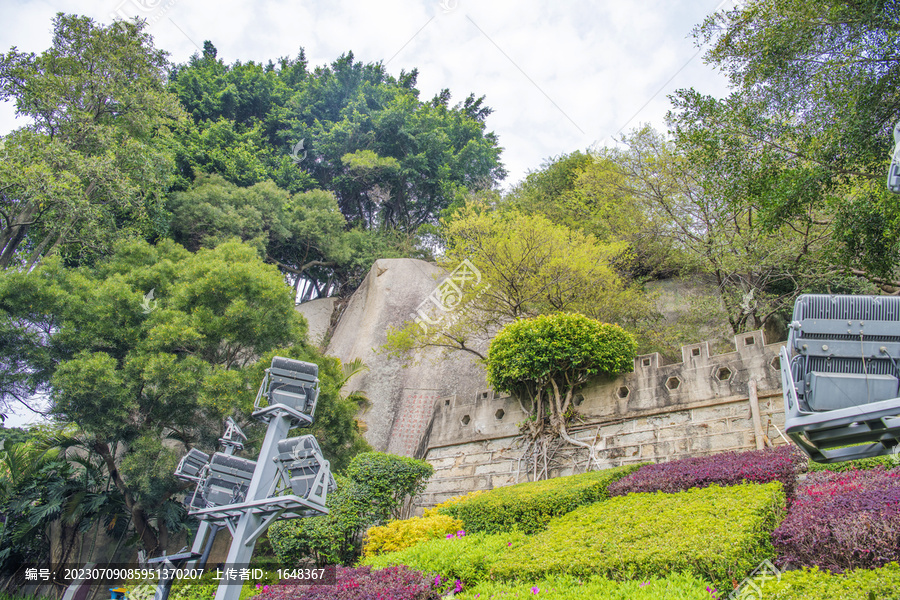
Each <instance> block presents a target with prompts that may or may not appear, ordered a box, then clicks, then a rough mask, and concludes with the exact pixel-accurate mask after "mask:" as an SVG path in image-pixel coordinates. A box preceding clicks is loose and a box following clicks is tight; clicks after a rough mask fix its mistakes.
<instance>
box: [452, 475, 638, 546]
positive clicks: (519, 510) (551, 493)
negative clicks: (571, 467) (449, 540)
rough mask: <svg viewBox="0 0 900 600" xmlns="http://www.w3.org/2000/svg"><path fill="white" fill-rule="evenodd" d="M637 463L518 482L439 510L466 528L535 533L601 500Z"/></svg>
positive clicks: (486, 531) (473, 530)
mask: <svg viewBox="0 0 900 600" xmlns="http://www.w3.org/2000/svg"><path fill="white" fill-rule="evenodd" d="M639 467H640V465H628V466H624V467H616V468H613V469H604V470H602V471H588V472H587V473H582V474H580V475H570V476H568V477H557V478H555V479H547V480H544V481H533V482H527V483H519V484H516V485H511V486H508V487H501V488H496V489H493V490H491V491H489V492H485V493H483V494H479V495H478V496H473V497H470V498H468V499H464V500H462V501H459V502H455V503H453V504H450V505H449V506H448V505H444V506H442V507H440V508H439V509H438V510H439V512H441V513H442V514H445V515H449V516H452V517H456V518H458V519H460V520H462V522H463V524H464V525H465V529H466V531H468V532H470V533H471V532H485V533H501V532H504V531H512V530H513V529H517V530H519V531H522V532H524V533H535V532H537V531H541V530H543V529H544V528H546V527H547V523H549V521H550V519H552V518H553V517H557V516H560V515H564V514H566V513H567V512H570V511H572V510H575V509H576V508H578V507H579V506H582V505H585V504H591V503H593V502H598V501H600V500H604V499H606V498H607V497H608V494H607V491H606V490H607V487H609V486H610V484H611V483H612V482H614V481H616V480H618V479H619V478H621V477H624V476H625V475H627V474H628V473H631V472H632V471H634V470H635V469H637V468H639Z"/></svg>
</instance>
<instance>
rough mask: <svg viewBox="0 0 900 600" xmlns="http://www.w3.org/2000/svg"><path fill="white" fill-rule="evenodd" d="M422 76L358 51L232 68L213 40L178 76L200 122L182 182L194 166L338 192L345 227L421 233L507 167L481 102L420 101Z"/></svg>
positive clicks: (182, 154) (175, 85) (444, 95)
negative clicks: (320, 62) (313, 62)
mask: <svg viewBox="0 0 900 600" xmlns="http://www.w3.org/2000/svg"><path fill="white" fill-rule="evenodd" d="M416 76H417V73H416V71H415V70H414V71H413V72H411V73H404V72H401V74H400V76H399V77H397V78H394V77H392V76H390V75H388V74H387V72H386V70H385V68H384V65H382V64H381V63H369V64H363V63H361V62H358V61H355V60H354V57H353V53H352V52H348V53H347V54H345V55H343V56H341V57H340V58H338V59H337V60H336V61H334V62H333V63H332V64H331V65H329V66H323V67H317V68H315V69H312V70H310V69H308V67H307V61H306V58H305V55H304V53H303V51H302V50H301V52H300V53H299V55H298V56H297V57H296V58H295V59H289V58H282V59H280V60H279V61H278V64H274V63H271V62H270V63H268V64H267V65H262V64H257V63H253V62H250V63H246V64H244V63H240V62H236V63H235V64H233V65H230V66H229V65H225V64H224V63H223V62H222V61H221V60H219V59H217V58H216V50H215V48H214V47H213V46H212V44H209V43H207V44H206V47H205V50H204V53H203V56H199V55H195V56H194V57H193V58H192V59H191V60H190V62H189V63H188V64H186V65H181V66H178V67H176V68H175V69H174V70H173V72H172V83H171V89H172V90H173V92H175V93H176V94H177V95H178V98H179V99H180V100H181V102H182V104H183V105H184V107H185V109H186V110H187V111H188V113H190V114H191V116H192V117H193V119H194V123H195V127H193V128H191V129H190V130H188V131H187V133H186V134H185V135H183V136H181V138H180V141H181V148H180V150H179V155H178V163H179V168H180V170H181V173H182V176H183V178H184V182H183V183H182V186H186V180H189V179H191V178H192V177H193V172H194V171H197V170H202V171H206V172H207V173H217V174H220V175H222V176H223V177H225V178H226V179H228V180H229V181H231V182H233V183H236V184H238V185H242V186H247V185H252V184H254V183H258V182H261V181H263V180H264V179H271V180H272V181H274V182H275V183H276V184H277V185H278V186H279V187H282V188H284V189H286V190H288V191H290V192H298V191H304V190H309V189H311V188H313V187H319V188H322V189H327V190H331V191H333V192H334V193H335V195H336V197H337V199H338V203H339V206H340V208H341V211H342V212H343V214H344V216H345V217H346V218H347V221H348V223H349V224H350V225H356V226H361V227H364V228H366V229H374V228H398V229H401V230H403V231H405V232H408V233H414V232H415V231H416V230H417V229H418V227H419V226H420V225H422V224H425V223H432V224H435V223H436V222H437V217H438V215H439V213H440V211H441V210H443V209H444V208H446V207H447V205H448V204H449V203H450V201H451V200H452V198H453V195H454V192H455V190H456V189H457V188H459V187H465V188H468V189H483V188H488V189H489V188H491V187H492V186H494V185H495V184H496V183H497V182H498V181H499V180H500V179H502V178H503V177H504V176H505V171H504V170H503V168H502V166H501V164H500V160H499V159H500V152H501V149H500V148H499V147H498V145H497V139H496V136H495V135H494V134H493V133H489V132H487V131H486V130H485V124H484V120H485V118H486V117H487V116H488V115H489V114H490V113H491V109H490V108H488V107H486V106H484V105H483V101H484V99H483V98H476V97H475V96H474V95H470V96H468V97H467V98H466V99H465V100H464V101H463V102H462V103H460V104H458V105H456V106H454V107H450V106H449V99H450V93H449V91H447V90H444V91H443V92H441V93H440V94H438V95H437V96H436V97H435V98H433V99H432V100H430V101H422V100H420V99H419V97H418V96H419V91H418V90H417V89H416V88H415V84H416ZM300 142H302V148H299V147H298V144H299V143H300Z"/></svg>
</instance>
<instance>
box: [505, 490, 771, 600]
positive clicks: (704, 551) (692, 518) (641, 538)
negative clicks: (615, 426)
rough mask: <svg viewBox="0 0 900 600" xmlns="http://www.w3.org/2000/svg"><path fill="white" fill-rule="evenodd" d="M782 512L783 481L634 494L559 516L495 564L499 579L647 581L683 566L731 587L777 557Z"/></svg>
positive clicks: (693, 572)
mask: <svg viewBox="0 0 900 600" xmlns="http://www.w3.org/2000/svg"><path fill="white" fill-rule="evenodd" d="M783 510H784V492H783V490H782V487H781V484H780V483H778V482H773V483H768V484H763V485H759V484H742V485H735V486H730V487H719V486H716V485H713V486H710V487H707V488H702V489H691V490H687V491H684V492H677V493H674V494H664V493H654V494H629V495H628V496H624V497H623V496H619V497H616V498H610V499H609V500H607V501H606V502H601V503H598V504H594V505H591V506H585V507H582V508H579V509H577V510H575V511H572V512H571V513H569V514H568V515H565V516H563V517H559V518H557V519H554V520H553V522H551V523H550V526H549V527H548V528H547V530H546V531H544V532H542V533H539V534H537V535H535V536H532V538H531V539H530V540H529V541H528V542H527V543H525V544H523V545H521V546H519V547H517V548H510V549H509V551H508V552H504V553H503V555H502V556H501V557H499V559H498V560H497V561H496V562H495V563H494V565H493V572H494V575H495V576H496V577H498V578H500V579H517V580H520V581H529V580H534V579H538V578H540V577H546V576H549V575H556V574H565V573H567V574H570V575H575V576H580V577H586V576H590V575H594V574H596V575H602V576H606V577H609V578H611V579H617V580H625V579H641V580H643V579H646V578H650V577H661V576H665V575H666V574H668V573H670V572H678V571H685V572H690V573H692V574H694V575H695V576H697V577H702V578H704V579H707V580H709V581H711V582H713V583H714V584H715V587H717V588H718V589H729V590H730V589H732V586H731V582H732V580H737V581H740V580H741V579H743V577H744V576H745V575H746V574H747V573H749V572H750V571H751V570H752V569H753V568H755V567H756V566H757V565H759V563H760V562H761V561H762V560H763V559H766V558H769V559H771V558H772V557H773V555H774V551H773V549H772V545H771V542H770V534H771V531H772V529H774V527H775V526H776V525H777V524H778V521H779V520H780V519H781V517H782V513H783Z"/></svg>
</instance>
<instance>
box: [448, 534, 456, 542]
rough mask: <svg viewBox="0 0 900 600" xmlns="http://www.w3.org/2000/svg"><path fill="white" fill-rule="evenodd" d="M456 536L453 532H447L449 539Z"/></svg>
mask: <svg viewBox="0 0 900 600" xmlns="http://www.w3.org/2000/svg"><path fill="white" fill-rule="evenodd" d="M454 537H455V536H454V535H453V534H452V533H448V534H447V539H448V540H449V539H452V538H454Z"/></svg>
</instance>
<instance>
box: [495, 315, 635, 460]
mask: <svg viewBox="0 0 900 600" xmlns="http://www.w3.org/2000/svg"><path fill="white" fill-rule="evenodd" d="M636 347H637V344H636V342H635V340H634V338H633V337H632V336H631V334H629V333H627V332H626V331H625V330H623V329H622V328H621V327H619V326H618V325H610V324H608V323H601V322H599V321H596V320H594V319H590V318H588V317H585V316H584V315H579V314H570V313H560V314H555V315H549V316H547V315H541V316H538V317H535V318H533V319H522V320H519V321H516V322H514V323H510V324H509V325H507V326H506V327H504V328H503V329H502V330H500V332H499V333H498V334H497V336H496V337H495V338H494V339H493V340H492V341H491V345H490V348H489V349H488V357H487V377H488V382H489V383H490V385H491V387H493V388H494V389H495V390H498V391H504V392H510V393H511V394H513V395H515V396H516V397H517V398H519V400H520V402H522V403H523V408H525V412H526V414H529V415H534V417H535V418H534V420H533V421H531V422H529V423H528V424H527V426H528V427H529V429H528V431H527V433H528V434H529V436H530V437H531V438H533V439H536V438H539V437H541V436H543V435H544V434H545V432H546V431H547V430H548V429H549V432H550V433H551V434H553V435H558V436H560V437H562V438H563V439H565V440H566V441H567V442H568V443H570V444H572V445H576V446H583V447H587V448H588V451H589V453H590V460H591V464H592V465H593V464H594V463H595V462H596V457H595V452H594V447H593V445H591V444H587V443H585V442H580V441H578V440H576V439H574V438H572V437H571V436H570V435H569V434H568V431H567V426H566V421H567V420H568V419H569V418H570V417H571V413H573V412H574V405H573V403H572V402H573V400H574V398H575V392H577V391H578V389H579V388H580V387H581V386H582V385H584V384H585V383H587V382H588V381H590V380H591V379H593V378H594V377H598V376H605V377H609V376H612V375H616V374H618V373H623V372H627V371H631V370H632V369H633V368H634V357H635V349H636ZM524 403H527V404H524ZM545 415H549V417H547V418H545ZM548 426H549V427H548Z"/></svg>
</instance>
